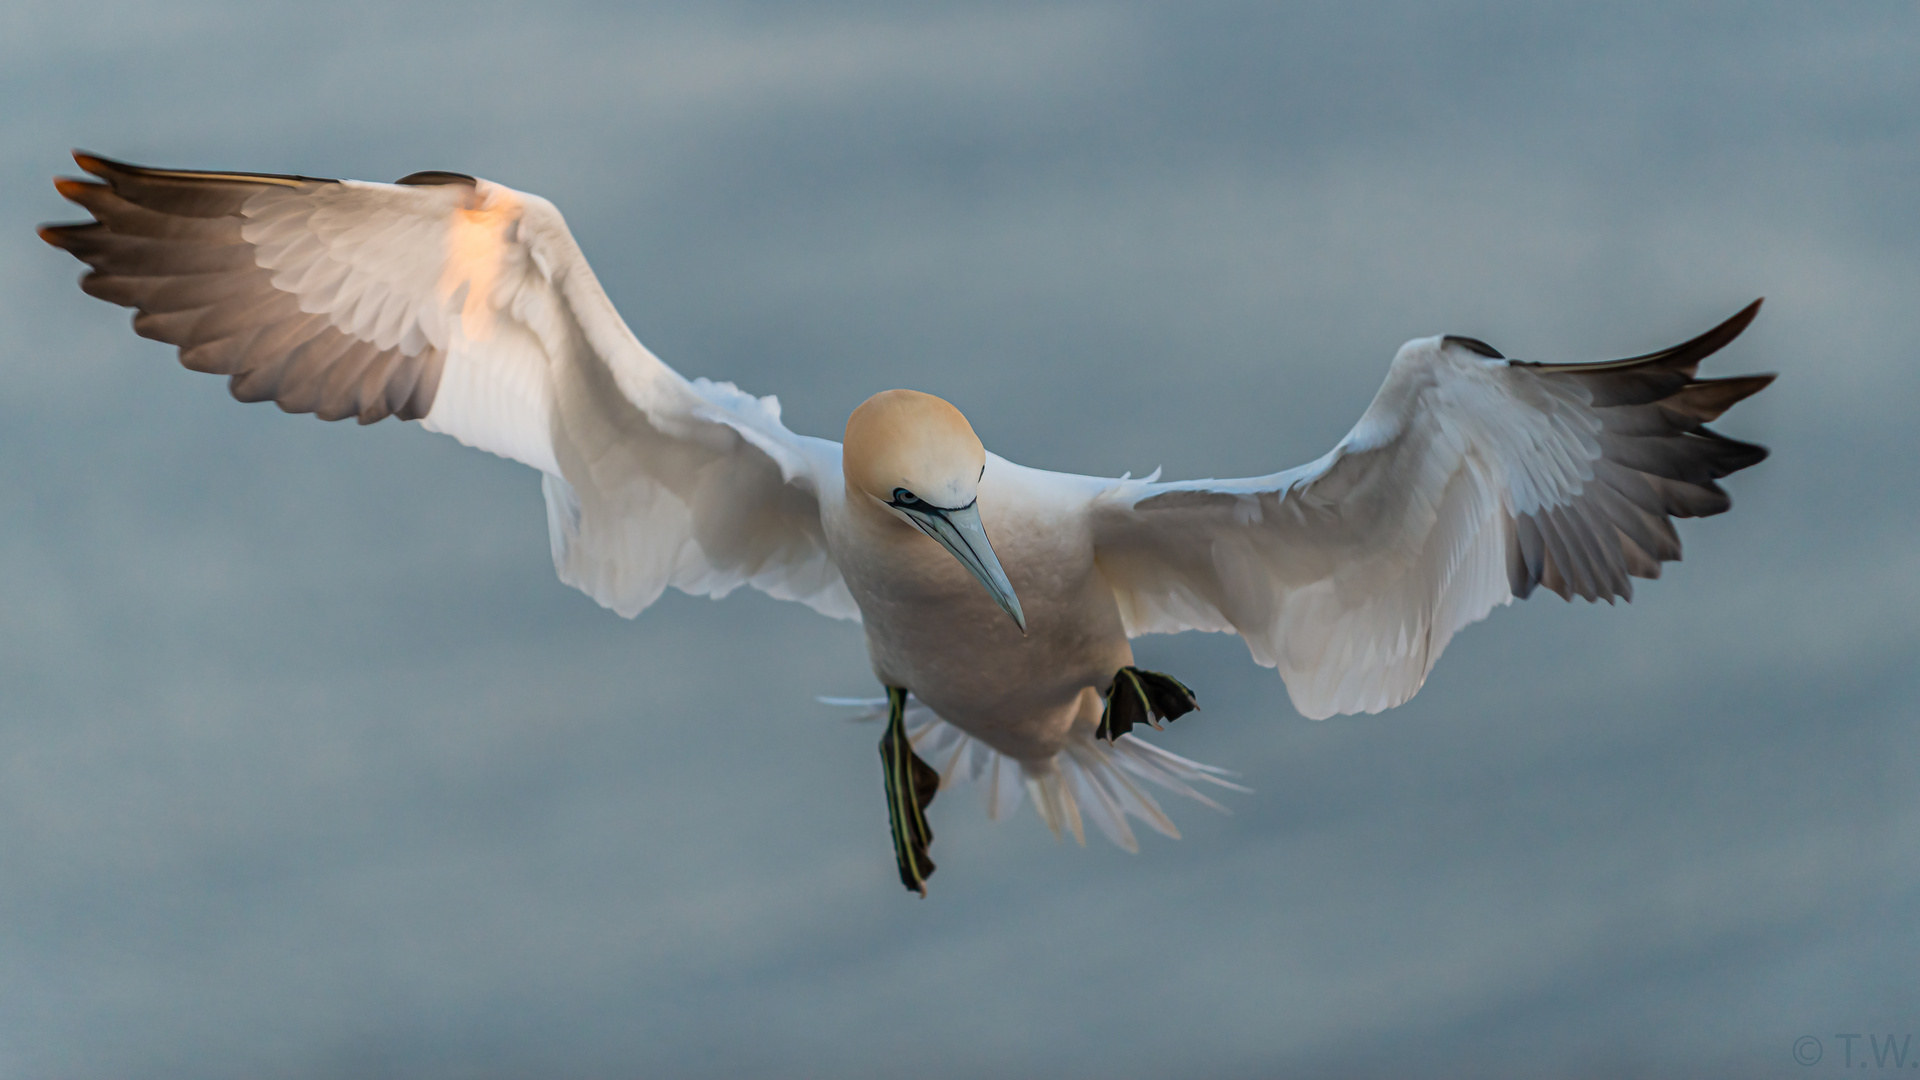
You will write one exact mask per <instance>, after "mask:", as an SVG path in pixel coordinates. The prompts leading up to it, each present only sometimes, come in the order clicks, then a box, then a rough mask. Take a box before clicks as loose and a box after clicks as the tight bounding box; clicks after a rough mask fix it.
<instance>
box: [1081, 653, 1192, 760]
mask: <svg viewBox="0 0 1920 1080" xmlns="http://www.w3.org/2000/svg"><path fill="white" fill-rule="evenodd" d="M1199 707H1200V703H1199V702H1198V701H1196V700H1195V699H1194V696H1193V691H1192V690H1189V689H1187V684H1186V683H1183V682H1181V681H1180V680H1179V679H1176V678H1174V677H1173V676H1171V675H1162V674H1160V673H1159V672H1157V671H1142V670H1140V669H1139V668H1137V667H1133V666H1132V665H1128V666H1127V667H1123V668H1121V669H1120V670H1119V671H1118V672H1117V673H1116V674H1115V675H1114V676H1113V686H1112V687H1111V688H1110V689H1108V691H1107V708H1106V711H1105V712H1102V713H1101V714H1100V729H1099V730H1098V731H1096V732H1094V737H1095V738H1099V739H1105V740H1107V741H1108V742H1112V741H1113V740H1115V739H1117V738H1119V737H1120V736H1122V735H1125V734H1126V733H1127V732H1129V731H1132V730H1133V725H1135V724H1152V725H1153V726H1154V727H1156V728H1157V727H1159V726H1160V723H1159V722H1160V721H1162V720H1178V719H1180V718H1181V717H1182V716H1185V715H1187V714H1188V713H1190V712H1192V711H1193V710H1195V709H1197V708H1199Z"/></svg>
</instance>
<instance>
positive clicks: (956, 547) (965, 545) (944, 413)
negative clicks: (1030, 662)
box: [841, 390, 1027, 634]
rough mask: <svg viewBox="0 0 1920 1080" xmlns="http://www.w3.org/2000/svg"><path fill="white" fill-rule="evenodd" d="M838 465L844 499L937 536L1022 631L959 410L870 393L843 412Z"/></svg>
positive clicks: (929, 398) (908, 395)
mask: <svg viewBox="0 0 1920 1080" xmlns="http://www.w3.org/2000/svg"><path fill="white" fill-rule="evenodd" d="M841 463H842V468H843V469H844V471H845V473H846V478H847V494H848V497H849V498H860V497H862V496H865V497H867V498H870V499H872V500H874V501H875V502H876V503H878V504H879V505H880V506H882V507H884V508H885V509H886V511H887V512H888V513H891V514H893V515H895V516H896V517H898V518H900V519H901V520H903V521H905V522H906V523H907V524H909V525H912V526H913V527H915V528H917V529H919V530H920V531H921V532H923V533H926V534H927V535H928V536H930V537H932V538H933V539H934V540H936V541H938V542H939V544H940V546H942V547H944V548H946V549H947V550H948V551H949V552H952V553H953V557H954V558H956V559H958V560H960V564H961V565H962V566H965V567H966V568H967V569H968V570H970V571H972V572H973V576H974V577H976V578H978V579H979V580H980V584H981V585H982V586H984V587H985V588H986V590H987V594H988V595H990V596H992V597H993V600H994V603H996V604H999V605H1000V610H1002V611H1005V612H1006V613H1007V614H1008V615H1010V616H1012V618H1013V621H1014V622H1015V623H1016V624H1018V625H1019V627H1020V632H1021V633H1023V634H1024V633H1026V630H1027V618H1026V616H1025V615H1024V614H1022V613H1021V611H1020V599H1019V598H1018V597H1016V596H1015V595H1014V594H1013V586H1012V585H1011V584H1009V583H1008V582H1007V572H1006V571H1005V570H1003V569H1002V568H1001V566H1000V559H999V557H998V556H996V555H994V553H993V545H992V544H990V543H988V542H987V531H986V528H985V526H983V525H982V524H981V523H980V506H979V499H978V496H979V489H980V478H981V477H982V476H983V475H985V472H986V465H987V451H986V448H985V447H983V446H981V445H980V438H979V436H977V435H975V434H974V433H973V425H971V424H969V423H967V418H966V417H964V416H962V415H960V410H959V409H956V408H954V407H953V406H952V405H949V404H948V403H947V402H945V401H942V400H941V399H939V398H937V397H934V396H933V395H932V394H922V393H920V392H918V391H916V390H887V391H883V392H881V393H878V394H875V395H873V396H872V397H870V398H868V399H867V400H866V401H865V402H863V403H862V404H861V406H860V407H859V408H857V409H855V410H853V415H852V416H850V417H848V418H847V438H846V445H845V448H844V450H843V452H842V455H841Z"/></svg>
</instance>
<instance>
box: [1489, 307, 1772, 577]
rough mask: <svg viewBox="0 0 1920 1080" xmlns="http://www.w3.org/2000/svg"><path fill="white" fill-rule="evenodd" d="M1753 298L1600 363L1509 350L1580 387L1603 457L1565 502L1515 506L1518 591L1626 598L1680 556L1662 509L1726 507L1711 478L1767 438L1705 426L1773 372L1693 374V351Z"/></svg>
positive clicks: (1709, 346) (1733, 331)
mask: <svg viewBox="0 0 1920 1080" xmlns="http://www.w3.org/2000/svg"><path fill="white" fill-rule="evenodd" d="M1760 303H1761V302H1760V301H1759V300H1755V301H1754V302H1753V303H1751V304H1749V305H1747V307H1746V308H1744V309H1742V310H1741V311H1740V313H1739V314H1737V315H1735V316H1733V317H1732V318H1730V319H1728V320H1727V321H1726V322H1723V323H1721V324H1720V325H1719V326H1716V327H1714V328H1713V329H1711V330H1709V331H1707V332H1706V333H1704V334H1701V335H1700V336H1699V337H1696V338H1693V339H1692V340H1690V341H1685V342H1682V343H1680V344H1679V345H1675V346H1673V347H1672V348H1669V349H1662V350H1660V351H1658V352H1653V353H1648V354H1646V355H1645V356H1636V357H1632V358H1630V359H1626V360H1614V361H1610V362H1607V363H1599V364H1537V363H1529V362H1526V361H1521V360H1512V361H1508V363H1509V364H1511V365H1512V366H1513V367H1516V368H1523V369H1526V370H1528V371H1530V372H1532V373H1533V374H1535V375H1536V376H1538V377H1539V378H1540V379H1541V380H1543V381H1545V382H1548V383H1552V384H1558V385H1559V386H1561V387H1563V388H1566V389H1570V390H1573V391H1575V393H1576V394H1577V395H1579V396H1583V397H1584V398H1585V399H1586V400H1587V401H1588V403H1589V406H1590V407H1591V408H1592V410H1593V412H1594V415H1595V416H1597V417H1598V418H1599V420H1600V423H1601V431H1600V434H1599V443H1600V449H1601V454H1602V457H1601V460H1599V461H1597V462H1594V464H1593V474H1594V475H1593V480H1592V481H1591V482H1590V483H1589V484H1587V485H1586V488H1585V489H1584V490H1583V491H1582V492H1581V493H1580V495H1579V496H1578V497H1577V498H1575V499H1574V500H1573V501H1572V502H1571V503H1568V504H1565V505H1562V506H1556V507H1551V508H1547V509H1543V510H1540V511H1537V512H1535V513H1532V514H1522V515H1516V516H1515V517H1514V518H1513V519H1512V529H1511V532H1510V534H1509V537H1508V543H1507V577H1508V581H1509V584H1510V585H1511V587H1512V589H1513V593H1514V595H1515V596H1519V597H1522V598H1524V597H1526V596H1528V595H1530V594H1531V593H1532V592H1533V590H1534V588H1535V587H1536V586H1539V585H1545V586H1546V587H1547V588H1548V589H1551V590H1552V591H1554V592H1556V593H1559V594H1560V595H1561V596H1562V597H1565V598H1567V599H1569V600H1570V599H1572V598H1573V597H1575V596H1583V597H1585V598H1587V599H1588V600H1606V601H1608V602H1612V601H1613V599H1614V598H1615V597H1624V598H1627V599H1632V597H1633V584H1632V582H1631V581H1630V580H1629V579H1630V578H1635V577H1640V578H1657V577H1659V576H1660V564H1661V563H1662V562H1667V561H1672V560H1676V559H1678V558H1680V538H1679V536H1678V535H1677V534H1675V532H1674V530H1673V523H1672V522H1671V521H1670V520H1668V519H1669V518H1675V517H1705V516H1708V515H1711V514H1718V513H1722V512H1724V511H1725V510H1726V509H1727V508H1728V507H1729V506H1731V505H1732V504H1733V503H1732V500H1731V499H1730V498H1728V496H1727V493H1726V491H1725V490H1723V489H1722V488H1721V487H1720V485H1719V484H1718V483H1716V482H1715V481H1717V480H1719V479H1720V478H1722V477H1724V476H1727V475H1728V474H1730V473H1735V472H1738V471H1740V470H1741V469H1744V468H1747V467H1749V466H1752V465H1757V464H1759V463H1760V462H1761V461H1764V460H1765V459H1766V456H1767V449H1766V447H1764V446H1756V445H1754V444H1753V443H1746V442H1740V441H1739V440H1737V439H1729V438H1727V437H1726V436H1724V435H1721V434H1719V433H1717V432H1714V431H1712V430H1711V429H1709V428H1707V427H1706V426H1705V425H1706V424H1707V423H1709V422H1710V421H1713V420H1716V419H1718V418H1719V417H1720V415H1721V414H1722V413H1724V412H1726V411H1727V410H1728V409H1729V408H1731V407H1733V406H1734V405H1735V404H1736V403H1738V402H1740V401H1741V400H1743V399H1745V398H1748V397H1751V396H1753V395H1754V394H1757V393H1759V392H1760V391H1761V390H1763V389H1765V388H1766V386H1767V384H1768V383H1771V382H1772V381H1773V378H1774V377H1773V376H1772V375H1742V376H1737V377H1734V378H1728V379H1696V378H1694V373H1695V372H1696V370H1698V368H1699V366H1700V361H1702V360H1704V359H1706V358H1707V357H1708V356H1711V355H1713V354H1714V353H1715V352H1717V351H1719V350H1720V349H1721V348H1722V347H1723V346H1725V345H1726V344H1727V343H1728V342H1730V341H1732V340H1733V339H1734V338H1736V337H1739V336H1740V332H1741V331H1742V330H1745V329H1746V328H1747V324H1749V323H1751V322H1752V321H1753V318H1754V316H1755V315H1757V314H1758V313H1759V311H1760Z"/></svg>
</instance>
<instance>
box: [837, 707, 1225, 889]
mask: <svg viewBox="0 0 1920 1080" xmlns="http://www.w3.org/2000/svg"><path fill="white" fill-rule="evenodd" d="M820 701H821V702H822V703H823V704H827V705H841V706H847V707H851V708H859V709H863V710H865V711H864V712H863V713H862V714H860V715H858V716H855V717H853V719H855V720H883V719H885V718H886V715H887V702H886V699H885V698H826V697H823V698H821V699H820ZM905 720H906V725H907V737H908V739H910V740H911V741H912V743H913V750H914V753H916V754H918V755H920V756H921V757H922V758H924V759H925V760H926V761H927V763H928V764H930V765H932V766H933V769H934V771H935V772H937V773H939V774H940V787H941V789H942V790H945V789H947V788H949V787H952V786H954V785H956V784H957V783H958V782H959V781H960V780H963V779H964V780H967V781H970V782H972V783H974V784H977V785H979V786H980V788H981V793H982V794H983V795H984V796H985V798H986V808H987V817H988V819H989V820H992V821H998V820H1000V819H1002V818H1005V817H1008V816H1010V815H1011V814H1012V813H1013V812H1014V811H1015V810H1018V809H1019V808H1020V802H1021V800H1022V798H1025V797H1031V798H1032V800H1033V806H1034V810H1035V811H1036V812H1037V813H1038V814H1039V815H1040V820H1041V821H1043V822H1045V823H1046V826H1047V828H1048V829H1051V830H1052V831H1053V834H1054V835H1055V836H1056V837H1057V836H1060V835H1062V834H1063V833H1072V834H1073V838H1074V840H1075V841H1077V842H1079V843H1080V844H1082V845H1085V844H1086V842H1087V841H1086V829H1085V823H1087V822H1091V823H1092V824H1093V826H1094V828H1096V829H1098V830H1100V833H1101V835H1103V836H1105V837H1106V838H1107V839H1108V840H1111V841H1113V843H1114V845H1115V846H1117V847H1121V848H1124V849H1126V850H1127V851H1138V850H1140V843H1139V841H1138V840H1137V839H1135V837H1134V834H1133V829H1132V827H1131V826H1130V825H1128V824H1127V819H1128V818H1129V817H1131V818H1137V819H1138V820H1140V821H1141V822H1143V823H1145V824H1146V825H1147V827H1149V828H1151V829H1153V830H1154V831H1155V832H1157V833H1160V834H1161V835H1163V836H1168V837H1172V838H1174V839H1178V838H1179V836H1180V830H1179V829H1176V828H1175V827H1174V824H1173V820H1172V819H1171V818H1169V817H1168V816H1167V814H1166V812H1165V811H1164V810H1162V809H1160V804H1159V803H1158V802H1156V801H1155V800H1154V798H1153V796H1152V795H1151V794H1149V793H1148V791H1147V790H1146V788H1145V786H1144V785H1143V784H1142V783H1141V781H1145V782H1146V784H1151V785H1154V786H1157V787H1160V788H1163V789H1165V790H1167V791H1171V792H1173V793H1175V794H1177V795H1183V796H1186V797H1187V798H1189V799H1193V800H1194V801H1196V802H1199V803H1202V804H1204V805H1206V806H1210V807H1212V808H1213V809H1215V810H1218V811H1220V812H1221V813H1223V814H1224V813H1228V812H1229V811H1228V810H1227V808H1226V807H1224V806H1221V805H1220V804H1219V803H1217V802H1215V801H1214V800H1212V799H1210V798H1208V797H1207V796H1205V795H1203V794H1201V793H1200V791H1199V790H1197V789H1196V788H1195V787H1194V785H1196V784H1212V785H1215V786H1217V787H1223V788H1227V789H1229V790H1232V791H1246V790H1248V789H1247V788H1244V787H1241V786H1240V785H1239V784H1236V783H1233V782H1232V781H1230V780H1228V779H1226V777H1227V776H1229V775H1231V774H1229V773H1228V772H1227V771H1226V770H1225V769H1219V768H1215V767H1214V766H1212V765H1202V764H1200V763H1199V762H1197V761H1189V760H1188V759H1186V758H1183V757H1181V756H1180V755H1178V754H1174V753H1170V752H1168V751H1166V750H1162V749H1160V748H1159V747H1157V746H1154V745H1153V744H1151V743H1149V742H1147V741H1146V740H1144V739H1141V738H1139V737H1138V736H1135V735H1122V736H1120V737H1119V738H1118V739H1115V740H1114V741H1112V742H1108V741H1106V740H1104V739H1096V738H1094V736H1093V733H1092V732H1090V731H1080V730H1076V731H1075V732H1074V734H1073V737H1072V739H1071V740H1070V741H1069V742H1068V743H1067V745H1066V747H1065V749H1063V750H1061V752H1060V753H1059V754H1056V755H1055V756H1054V757H1053V759H1052V760H1050V761H1044V762H1028V761H1020V760H1018V759H1016V758H1011V757H1008V756H1007V755H1005V754H1002V753H1000V752H999V751H997V750H995V749H993V748H992V747H990V746H988V745H987V744H986V743H983V742H981V741H980V740H978V739H975V738H974V737H972V736H971V735H968V734H967V733H966V732H964V731H961V730H960V729H959V728H957V727H954V726H953V725H952V724H949V723H947V722H946V721H945V720H942V719H940V717H939V715H938V714H936V713H935V712H934V711H933V710H932V709H930V708H928V707H927V706H926V705H925V704H924V703H922V702H920V701H919V700H917V699H909V700H908V702H907V710H906V716H905Z"/></svg>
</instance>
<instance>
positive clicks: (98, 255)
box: [40, 152, 474, 424]
mask: <svg viewBox="0 0 1920 1080" xmlns="http://www.w3.org/2000/svg"><path fill="white" fill-rule="evenodd" d="M74 160H75V161H76V162H78V163H79V165H80V167H81V168H82V169H85V170H86V171H87V172H89V173H91V174H93V175H94V176H97V177H99V178H100V179H102V180H104V181H105V183H95V182H92V181H86V180H72V179H61V180H57V181H55V187H56V188H58V190H59V192H60V194H62V195H64V196H66V197H67V198H68V199H70V200H71V201H73V202H75V203H78V204H79V205H80V206H82V207H84V208H85V209H86V210H87V211H88V212H90V213H91V214H93V217H94V220H93V221H90V222H85V223H82V224H75V225H47V226H43V227H42V228H41V229H40V237H41V238H42V239H43V240H45V241H46V242H47V243H49V244H52V245H53V246H55V247H57V248H61V249H63V250H65V251H67V252H70V253H71V254H72V255H73V256H74V257H75V258H77V259H79V260H80V261H81V262H84V263H86V264H87V265H88V266H89V267H91V268H92V272H91V273H89V274H87V275H86V276H85V277H84V278H82V279H81V288H83V289H85V290H86V292H87V293H88V294H89V295H91V296H96V297H99V298H100V299H102V300H106V301H108V302H110V303H115V304H120V305H122V306H125V307H131V308H134V309H136V311H137V314H135V316H134V320H133V328H134V331H135V332H136V333H138V334H140V335H141V336H142V337H148V338H153V339H154V340H156V341H164V342H166V343H167V344H169V345H176V346H178V347H179V349H180V362H181V363H182V364H184V365H186V366H187V367H188V368H191V369H193V370H195V371H204V372H210V373H213V374H218V375H227V376H230V380H229V383H228V388H229V389H230V390H231V391H232V393H233V396H234V397H236V398H238V399H239V400H241V401H272V402H274V403H276V404H278V405H279V406H280V407H281V408H282V409H284V410H286V411H287V412H310V413H313V414H315V415H317V416H319V417H320V418H321V419H323V420H342V419H345V418H347V417H349V416H351V417H355V418H357V419H358V420H359V422H360V423H362V424H370V423H373V422H374V421H376V420H380V419H383V418H385V417H387V416H398V417H399V418H401V419H402V420H417V419H419V418H420V417H423V416H425V415H426V414H427V412H428V411H429V410H431V409H432V408H433V398H434V393H435V391H436V390H437V389H438V387H439V383H440V372H441V368H442V365H443V364H444V362H445V359H446V358H445V356H444V355H443V354H442V353H441V352H440V351H439V350H437V349H435V348H433V347H432V346H431V345H428V346H425V347H423V348H421V349H420V350H419V351H417V352H412V353H409V352H406V351H404V350H403V349H402V348H401V347H400V346H397V345H396V346H394V347H392V348H388V349H379V348H376V347H375V346H374V344H373V343H371V342H368V341H363V340H360V339H359V338H356V337H354V336H353V335H351V334H349V333H345V332H343V331H341V330H340V329H339V328H338V327H336V326H335V325H334V324H333V323H332V321H331V320H329V319H328V318H327V317H326V316H324V315H316V314H311V313H308V312H303V311H301V310H300V304H299V301H298V299H297V298H296V297H295V296H294V295H293V294H291V293H287V292H283V291H281V290H280V289H277V288H275V287H274V285H273V280H272V279H273V274H272V272H271V271H269V270H267V269H265V268H263V267H261V266H260V265H259V264H258V263H257V261H256V260H255V258H254V248H253V245H252V244H249V243H248V242H247V241H246V240H245V239H244V238H243V237H242V236H241V233H240V228H241V225H242V224H243V223H244V220H245V219H244V218H243V217H242V216H241V211H242V207H243V206H244V205H245V204H246V202H247V200H248V199H250V198H252V197H253V196H255V195H256V194H259V193H260V192H261V191H263V190H266V189H269V188H274V187H287V188H296V189H300V188H305V189H313V190H318V189H319V188H321V187H324V186H325V185H328V184H335V183H338V181H335V180H326V179H320V178H315V177H306V176H283V175H278V174H272V173H219V172H190V171H185V170H170V169H149V168H143V167H141V166H137V165H127V164H123V163H121V162H116V161H109V160H108V159H106V158H102V157H97V156H95V155H92V154H84V153H78V152H76V153H75V154H74ZM401 183H405V184H449V183H451V184H460V183H464V184H466V185H468V186H471V185H472V184H473V183H474V181H473V178H472V177H468V176H464V175H462V174H459V173H441V172H427V173H415V174H413V175H411V176H408V177H406V178H405V179H404V180H402V181H401Z"/></svg>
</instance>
